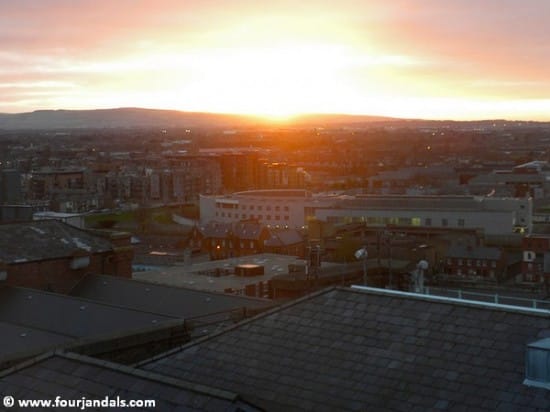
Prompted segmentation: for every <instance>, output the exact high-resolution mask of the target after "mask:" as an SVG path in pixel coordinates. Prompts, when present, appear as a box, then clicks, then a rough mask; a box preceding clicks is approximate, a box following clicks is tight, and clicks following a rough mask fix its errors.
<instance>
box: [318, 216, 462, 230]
mask: <svg viewBox="0 0 550 412" xmlns="http://www.w3.org/2000/svg"><path fill="white" fill-rule="evenodd" d="M327 220H328V221H329V222H333V223H334V222H344V223H352V222H366V223H367V224H370V225H395V226H421V225H422V218H420V217H378V216H369V217H366V218H365V217H353V218H350V217H333V216H329V217H328V219H327ZM438 224H439V225H440V226H443V227H447V226H450V225H451V224H456V226H457V227H464V226H465V225H466V222H465V220H464V219H462V218H460V219H456V220H454V221H453V222H451V220H450V219H447V218H442V219H441V220H440V221H438V222H435V221H434V219H432V218H429V217H427V218H425V219H424V226H437V225H438Z"/></svg>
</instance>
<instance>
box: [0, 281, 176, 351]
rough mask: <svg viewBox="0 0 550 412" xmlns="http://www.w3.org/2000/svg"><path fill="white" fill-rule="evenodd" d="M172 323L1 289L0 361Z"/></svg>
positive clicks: (46, 294)
mask: <svg viewBox="0 0 550 412" xmlns="http://www.w3.org/2000/svg"><path fill="white" fill-rule="evenodd" d="M175 319H176V318H175V317H171V316H167V315H159V314H157V313H151V312H144V311H138V310H135V309H129V308H122V307H117V306H114V305H109V304H105V303H101V302H94V301H91V300H88V299H82V298H76V297H71V296H66V295H60V294H56V293H50V292H44V291H40V290H34V289H26V288H19V287H12V286H2V287H0V349H1V350H0V360H1V359H3V358H9V357H11V356H13V355H16V354H18V353H27V352H33V351H38V350H40V349H42V350H44V349H49V348H51V347H54V346H59V345H61V344H67V343H68V342H74V341H76V340H79V339H83V338H103V337H107V336H112V335H116V334H120V333H131V332H135V331H140V330H143V329H148V328H151V327H155V326H156V325H162V324H163V323H166V322H173V321H174V320H175Z"/></svg>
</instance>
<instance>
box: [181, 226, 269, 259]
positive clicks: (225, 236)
mask: <svg viewBox="0 0 550 412" xmlns="http://www.w3.org/2000/svg"><path fill="white" fill-rule="evenodd" d="M269 238H270V233H269V230H268V229H267V227H265V226H264V225H262V224H260V223H258V222H254V221H248V222H235V223H218V222H212V223H209V224H206V225H202V226H196V227H194V228H193V231H192V232H191V240H190V246H191V248H193V249H195V248H200V250H201V251H202V252H206V253H209V254H210V259H227V258H231V257H239V256H247V255H255V254H258V253H263V251H264V249H265V247H264V244H265V241H266V240H267V239H269Z"/></svg>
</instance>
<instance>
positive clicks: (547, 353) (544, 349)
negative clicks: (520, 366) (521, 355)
mask: <svg viewBox="0 0 550 412" xmlns="http://www.w3.org/2000/svg"><path fill="white" fill-rule="evenodd" d="M523 384H524V385H527V386H534V387H536V388H543V389H547V390H550V338H544V339H541V340H538V341H536V342H533V343H530V344H528V345H527V353H526V356H525V380H524V381H523Z"/></svg>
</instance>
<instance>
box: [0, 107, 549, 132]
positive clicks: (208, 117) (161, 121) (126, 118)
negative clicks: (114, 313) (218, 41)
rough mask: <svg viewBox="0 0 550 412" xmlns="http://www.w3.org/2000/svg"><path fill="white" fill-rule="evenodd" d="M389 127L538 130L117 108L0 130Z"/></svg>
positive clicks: (34, 118) (61, 114) (41, 118)
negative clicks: (266, 117)
mask: <svg viewBox="0 0 550 412" xmlns="http://www.w3.org/2000/svg"><path fill="white" fill-rule="evenodd" d="M373 124H377V125H391V126H398V127H436V128H438V127H456V126H457V125H459V126H461V127H465V128H477V127H494V126H496V127H498V128H501V127H506V126H508V127H509V126H510V125H514V124H515V125H518V124H519V125H522V126H523V127H526V126H537V125H541V124H547V125H548V124H549V123H539V122H529V121H527V122H519V121H516V122H514V121H506V120H491V119H488V120H477V121H452V120H443V121H442V120H422V119H398V118H392V117H381V116H366V115H346V114H307V115H300V116H296V117H293V118H291V119H289V120H287V121H273V122H270V121H269V120H266V119H265V118H261V117H258V116H246V115H236V114H219V113H200V112H182V111H178V110H159V109H142V108H118V109H97V110H36V111H34V112H29V113H16V114H8V113H0V130H22V129H40V130H48V129H49V130H52V129H55V130H59V129H89V128H134V127H158V128H172V127H185V128H190V129H191V128H195V129H196V128H223V129H238V128H245V127H255V126H261V127H265V126H273V127H283V128H286V127H290V128H292V127H299V128H305V127H325V128H330V127H333V128H335V127H364V126H368V125H373Z"/></svg>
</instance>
